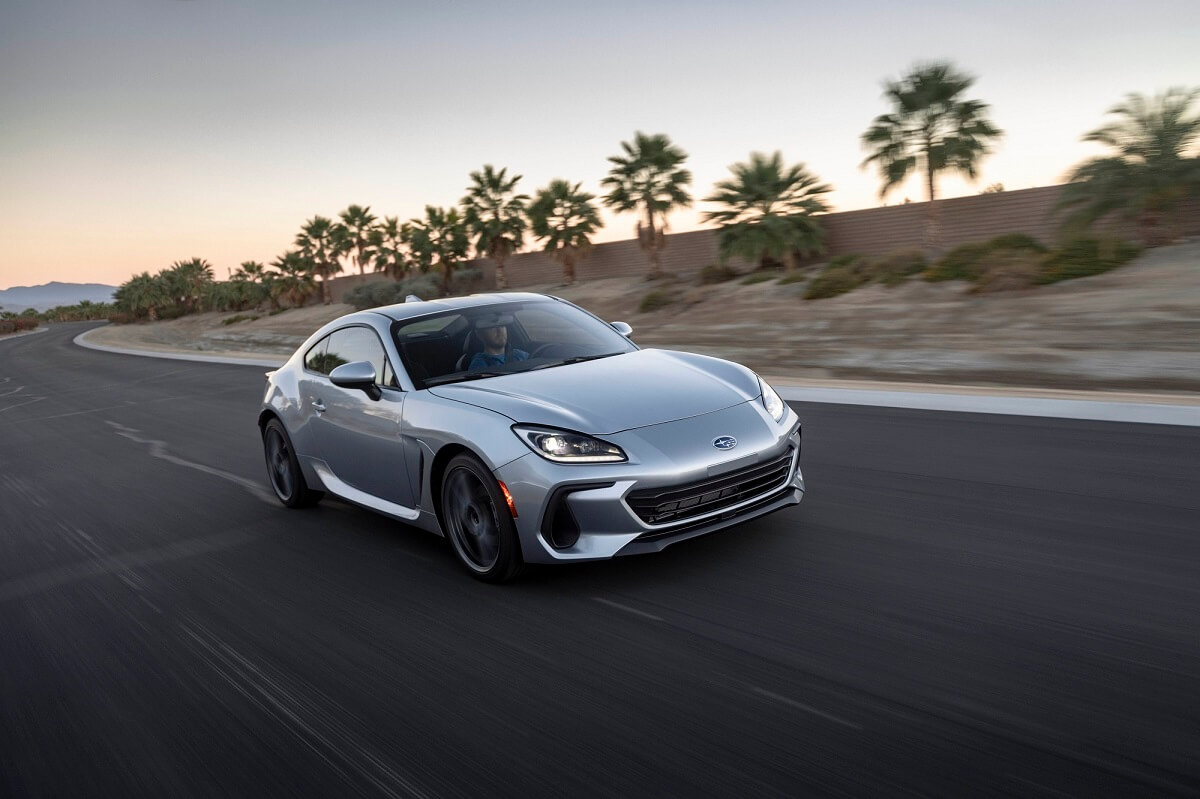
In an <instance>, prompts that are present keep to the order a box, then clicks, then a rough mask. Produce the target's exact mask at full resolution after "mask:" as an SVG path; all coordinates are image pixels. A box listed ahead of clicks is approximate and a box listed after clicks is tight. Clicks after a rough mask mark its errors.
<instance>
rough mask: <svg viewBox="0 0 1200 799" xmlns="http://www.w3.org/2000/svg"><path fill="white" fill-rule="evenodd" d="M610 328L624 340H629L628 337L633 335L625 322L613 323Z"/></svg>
mask: <svg viewBox="0 0 1200 799" xmlns="http://www.w3.org/2000/svg"><path fill="white" fill-rule="evenodd" d="M611 327H612V329H613V330H615V331H617V332H618V333H620V334H621V335H622V336H625V337H626V338H629V336H630V335H631V334H632V333H633V328H632V327H630V326H629V325H628V324H626V323H625V322H613V323H612V325H611Z"/></svg>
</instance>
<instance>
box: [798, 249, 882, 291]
mask: <svg viewBox="0 0 1200 799" xmlns="http://www.w3.org/2000/svg"><path fill="white" fill-rule="evenodd" d="M870 280H871V271H870V268H869V263H868V261H867V260H866V259H864V258H861V257H860V256H857V255H839V256H838V257H837V258H834V259H833V260H832V261H830V262H829V265H828V266H826V267H825V268H824V269H823V270H822V271H821V274H819V275H817V276H816V277H814V278H813V279H812V282H811V283H809V284H808V290H807V291H805V292H804V299H806V300H823V299H826V298H828V297H836V296H838V295H839V294H845V293H846V292H849V291H854V289H856V288H858V287H859V286H861V285H863V284H864V283H869V282H870Z"/></svg>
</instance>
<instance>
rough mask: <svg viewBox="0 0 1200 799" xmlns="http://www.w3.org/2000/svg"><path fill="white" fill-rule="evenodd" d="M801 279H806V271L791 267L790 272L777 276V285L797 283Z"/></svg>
mask: <svg viewBox="0 0 1200 799" xmlns="http://www.w3.org/2000/svg"><path fill="white" fill-rule="evenodd" d="M803 280H808V273H807V272H804V271H802V270H800V269H793V270H792V271H790V272H785V273H784V275H783V277H781V278H779V285H780V286H786V285H789V284H791V283H799V282H801V281H803Z"/></svg>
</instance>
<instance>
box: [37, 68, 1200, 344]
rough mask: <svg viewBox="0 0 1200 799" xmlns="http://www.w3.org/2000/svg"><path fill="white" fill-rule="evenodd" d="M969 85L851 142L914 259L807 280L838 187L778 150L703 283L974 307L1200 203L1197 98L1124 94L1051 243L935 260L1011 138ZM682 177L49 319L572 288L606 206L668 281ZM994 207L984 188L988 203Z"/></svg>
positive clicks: (633, 166)
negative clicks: (1124, 228) (518, 263)
mask: <svg viewBox="0 0 1200 799" xmlns="http://www.w3.org/2000/svg"><path fill="white" fill-rule="evenodd" d="M973 85H974V78H973V77H972V76H970V75H968V74H967V73H965V72H962V71H961V70H959V69H958V68H957V67H956V66H955V65H953V64H950V63H947V62H932V63H926V64H917V65H916V66H914V67H912V68H911V69H910V70H909V71H908V72H907V73H906V74H904V75H903V76H902V77H900V78H899V79H896V80H890V81H887V82H885V84H884V94H883V97H884V99H885V101H886V102H887V104H888V106H889V108H888V110H887V111H886V112H885V113H883V114H880V115H878V116H877V117H875V119H874V120H873V121H872V122H871V123H870V125H869V126H868V128H867V129H866V131H865V132H864V133H863V134H862V136H861V145H862V147H863V148H864V150H865V151H866V153H867V157H866V159H865V160H864V161H863V163H862V165H861V166H862V167H863V168H868V167H873V168H876V169H877V170H878V172H879V178H880V185H881V192H880V196H881V197H886V196H887V195H888V194H889V193H890V192H891V191H892V190H894V189H895V188H896V187H898V186H899V185H900V184H901V183H902V182H903V181H905V180H906V179H907V178H909V177H910V176H911V175H914V174H920V175H921V176H922V180H923V182H924V184H925V189H926V193H927V196H928V200H929V203H928V205H927V213H928V217H927V220H926V231H925V236H924V243H923V246H922V247H921V249H920V251H903V252H896V253H889V254H887V255H882V256H872V257H865V256H853V255H843V256H839V257H837V258H834V259H832V260H830V261H829V262H828V263H827V264H826V265H825V266H824V268H823V269H821V270H820V271H819V272H818V273H817V274H811V269H805V268H800V264H801V263H802V262H803V261H804V259H805V258H810V259H811V258H812V257H814V256H819V255H820V254H822V253H824V252H825V239H826V235H825V230H824V227H823V225H822V214H824V213H826V212H828V211H829V210H830V208H829V206H828V204H827V202H826V201H825V196H826V195H827V194H828V193H829V192H830V191H831V190H832V187H831V186H829V185H828V184H825V183H823V182H821V180H820V178H819V177H818V176H817V174H816V173H815V172H812V171H810V169H809V168H808V167H807V166H805V164H803V163H793V164H788V163H786V162H785V161H784V159H783V156H782V154H781V153H780V152H779V151H774V152H772V153H771V154H769V155H768V154H766V153H764V152H757V151H756V152H752V153H750V155H749V157H748V159H747V160H746V161H742V162H738V163H735V164H733V165H731V166H730V167H729V170H730V177H729V178H728V179H726V180H723V181H719V182H718V183H717V184H716V185H715V186H714V187H713V189H712V191H711V192H710V193H709V194H707V195H706V196H705V197H704V202H705V203H707V204H709V205H710V206H711V210H707V211H706V212H705V213H704V215H703V218H704V219H705V221H707V222H710V223H712V224H714V225H715V226H716V229H717V237H718V250H719V259H720V262H719V263H717V264H712V265H710V266H708V267H706V268H705V269H703V270H702V272H701V281H702V282H710V283H711V282H723V281H727V280H733V279H735V278H737V277H739V274H738V273H737V272H736V271H734V270H733V269H732V268H731V267H730V266H729V261H730V260H732V259H734V258H738V259H741V261H742V262H748V263H750V264H753V265H754V266H755V271H754V272H751V273H750V274H748V275H745V276H742V282H743V283H754V282H760V281H770V280H779V282H780V283H781V284H786V283H796V282H801V283H804V284H805V294H804V296H806V297H808V298H810V299H819V298H823V297H829V296H836V295H837V294H842V293H845V292H846V291H851V290H853V289H854V288H857V287H859V286H863V285H867V284H869V283H873V282H879V283H883V284H885V285H895V284H897V283H900V282H903V281H904V280H907V279H910V278H912V277H914V276H916V275H918V274H919V275H922V276H924V278H925V279H927V280H931V281H936V280H962V281H966V282H967V283H969V284H971V286H972V290H973V291H979V292H987V291H999V290H1005V289H1012V288H1021V287H1029V286H1035V285H1042V284H1046V283H1052V282H1057V281H1059V280H1064V279H1070V278H1073V277H1080V276H1084V275H1086V274H1095V273H1098V272H1101V271H1105V270H1107V269H1111V268H1114V266H1117V265H1120V264H1121V263H1125V262H1126V261H1128V260H1129V258H1130V257H1132V255H1131V253H1134V252H1136V248H1135V247H1133V245H1129V244H1126V243H1123V242H1119V241H1113V240H1110V239H1109V238H1107V237H1105V236H1102V235H1100V236H1098V235H1095V234H1092V233H1090V232H1089V228H1090V227H1092V226H1094V225H1095V224H1096V223H1097V222H1100V221H1101V220H1105V219H1113V218H1116V219H1121V220H1127V221H1130V222H1133V223H1136V225H1137V228H1138V230H1139V231H1140V233H1141V237H1142V239H1143V243H1144V244H1145V245H1154V244H1157V243H1162V242H1164V241H1168V240H1170V239H1171V238H1172V237H1173V236H1174V235H1175V232H1176V231H1177V230H1178V229H1179V228H1180V225H1181V222H1182V220H1181V219H1180V217H1179V213H1180V209H1181V207H1182V204H1183V203H1185V202H1187V201H1189V200H1192V199H1194V198H1197V197H1200V154H1198V153H1197V152H1196V149H1197V148H1196V144H1197V141H1198V138H1200V115H1198V114H1197V110H1196V105H1197V100H1198V99H1200V89H1196V90H1185V89H1178V88H1176V89H1170V90H1168V91H1167V92H1165V93H1163V94H1160V95H1157V96H1155V97H1151V98H1147V97H1145V96H1143V95H1139V94H1131V95H1128V96H1127V97H1126V99H1125V100H1124V101H1123V102H1121V103H1120V104H1118V105H1117V106H1115V107H1113V108H1112V109H1111V110H1110V112H1109V114H1110V116H1111V117H1112V121H1111V122H1110V123H1109V124H1107V125H1105V126H1103V127H1101V128H1098V129H1096V130H1093V131H1091V132H1090V133H1087V134H1086V135H1085V136H1084V137H1083V139H1084V140H1085V141H1090V142H1097V143H1100V144H1103V145H1106V146H1108V147H1110V148H1112V150H1113V154H1112V155H1110V156H1106V157H1102V158H1095V159H1091V160H1089V161H1087V162H1085V163H1083V164H1080V165H1078V166H1077V167H1075V168H1074V170H1073V171H1072V172H1071V173H1070V183H1069V184H1068V186H1067V187H1066V188H1065V190H1064V192H1063V196H1062V205H1061V208H1060V211H1061V216H1062V222H1063V233H1062V236H1061V241H1058V242H1039V241H1036V240H1033V239H1030V238H1029V237H1027V236H1025V237H1023V238H1022V235H1021V234H1014V235H1013V236H1009V237H1000V238H999V239H995V240H991V241H987V242H979V243H974V244H968V245H963V246H960V247H956V248H954V249H952V250H950V251H949V252H945V251H944V250H943V248H942V247H941V245H940V230H939V227H938V210H937V199H938V194H937V179H938V177H939V176H940V175H942V174H943V173H946V172H957V173H959V174H962V175H964V176H966V177H967V178H969V179H972V180H974V179H975V178H977V177H978V175H979V172H980V166H981V163H982V161H983V159H984V158H986V156H987V155H988V154H989V153H990V152H991V150H992V148H993V147H994V146H995V144H996V143H997V142H998V141H1000V139H1001V138H1002V136H1003V131H1002V130H1001V129H1000V128H998V127H997V126H996V125H995V124H993V122H992V121H991V118H990V108H989V106H988V104H987V103H985V102H983V101H982V100H980V99H977V98H973V97H971V96H970V90H971V88H972V86H973ZM687 160H688V154H687V153H686V151H684V150H683V149H682V148H681V147H680V146H679V145H677V144H676V143H675V142H673V141H672V140H671V138H670V137H669V136H667V135H666V134H663V133H656V134H647V133H643V132H641V131H638V132H635V134H634V136H633V137H632V138H631V139H630V140H628V141H622V142H620V143H619V152H618V154H616V155H613V156H610V157H609V158H608V163H609V168H608V172H607V174H606V175H605V176H604V177H603V178H602V179H601V180H600V185H601V188H602V190H603V192H604V193H603V194H602V195H601V196H599V197H597V195H593V194H591V193H589V192H586V191H584V190H583V189H582V184H581V183H579V182H574V183H573V182H571V181H568V180H565V179H561V178H556V179H554V180H551V181H550V182H549V183H548V184H547V185H545V186H543V187H542V188H540V189H537V190H535V191H533V192H532V193H531V194H526V193H524V192H523V191H522V189H521V186H520V182H521V180H522V176H521V175H519V174H513V173H510V172H509V170H508V169H507V168H506V167H499V168H498V167H496V166H494V165H492V164H485V165H484V166H483V167H482V168H481V169H480V170H477V171H473V172H471V173H470V175H469V179H468V183H467V187H466V191H465V193H464V195H463V197H462V200H461V201H460V202H459V204H458V205H456V206H449V207H438V206H432V205H429V206H426V208H425V212H424V215H423V216H421V217H415V218H412V219H409V220H408V221H401V219H400V218H399V217H395V216H382V217H380V216H378V215H377V214H376V213H374V212H372V209H371V207H370V206H367V205H358V204H355V205H350V206H348V207H347V208H345V209H344V210H343V211H341V212H339V213H338V214H336V215H334V216H331V217H325V216H321V215H315V216H313V217H311V218H309V219H307V220H306V221H305V222H304V223H303V224H302V225H301V226H300V230H299V232H298V233H297V234H296V235H295V237H294V239H293V241H292V243H291V247H290V248H289V249H287V250H285V251H284V252H283V253H281V254H280V255H279V256H277V257H276V258H275V259H274V260H273V261H272V262H271V263H270V264H269V265H264V264H262V263H258V262H254V261H247V262H243V263H242V264H241V265H240V266H239V267H238V269H237V270H236V271H235V272H233V273H232V274H231V275H230V278H229V279H228V280H224V281H218V280H216V279H215V278H214V276H213V268H212V266H211V264H209V263H208V262H207V261H205V260H204V259H202V258H191V259H188V260H184V261H176V262H175V263H173V264H171V265H170V266H169V267H167V268H165V269H163V270H161V271H160V272H158V273H157V274H153V275H152V274H150V273H149V272H143V273H141V274H138V275H135V276H134V277H132V278H131V279H130V280H129V281H127V282H126V283H124V284H122V285H121V286H120V287H119V289H118V290H117V295H116V298H115V302H114V306H113V307H112V308H101V307H98V306H92V307H89V308H84V309H77V310H75V311H71V310H68V309H61V310H60V309H55V311H56V312H57V315H56V318H63V319H67V318H76V315H78V314H90V315H91V316H89V317H88V318H94V317H95V315H96V314H101V315H103V314H108V315H110V316H111V318H113V319H115V320H117V321H133V320H142V319H151V320H153V319H164V318H171V317H173V316H178V315H182V314H188V313H193V312H196V311H200V310H216V311H247V310H254V309H260V308H263V307H266V308H267V309H268V310H269V311H278V310H279V309H282V308H287V307H295V306H300V305H305V304H307V303H309V302H312V301H314V300H315V299H316V298H318V297H320V298H321V299H322V300H323V301H324V302H326V303H328V302H330V301H331V299H332V298H331V296H330V294H329V281H330V280H331V279H332V278H333V277H335V276H337V275H339V274H341V273H343V272H346V271H350V272H355V271H356V272H357V273H358V274H360V275H365V274H367V273H368V272H369V271H370V272H374V273H377V274H379V275H380V280H379V281H376V282H374V283H369V284H366V285H363V286H359V287H358V288H356V289H354V290H353V291H352V292H351V293H350V295H349V296H348V297H347V299H348V300H349V301H351V302H353V303H354V304H356V305H360V306H362V307H367V306H366V305H363V303H370V304H375V305H377V304H381V303H383V302H387V301H392V300H395V299H401V300H402V299H403V298H404V296H406V295H408V294H417V295H418V296H422V297H429V296H435V295H439V294H440V295H446V294H449V293H452V292H454V291H457V290H462V289H463V288H464V287H469V288H482V286H480V285H478V284H479V280H478V278H477V277H476V276H477V275H478V274H479V272H478V269H477V268H475V267H472V266H470V265H469V264H468V259H469V257H470V256H471V254H472V253H473V254H474V256H475V257H477V258H487V259H490V260H491V261H492V262H493V263H494V265H495V288H498V289H504V288H506V287H507V285H508V264H509V259H510V257H511V256H512V255H513V254H514V253H517V252H520V251H521V250H522V249H523V248H524V247H526V246H528V245H533V246H536V247H539V248H541V249H542V250H544V251H545V252H546V253H548V254H549V255H551V256H552V257H554V258H555V259H556V260H558V262H559V263H560V264H561V266H562V270H563V273H562V275H563V283H564V284H566V285H569V284H572V283H574V282H575V281H576V279H577V278H576V266H577V264H578V263H579V262H580V260H581V259H583V258H584V257H586V255H587V253H588V251H589V249H590V248H591V247H592V238H593V236H594V235H595V234H596V233H597V231H599V230H600V228H601V221H600V217H599V213H598V204H603V205H605V206H607V207H609V208H611V209H613V210H614V211H616V212H618V213H628V214H632V215H634V217H635V218H636V220H637V222H636V223H635V226H634V233H635V236H636V240H637V243H638V245H639V246H640V247H641V249H642V250H643V251H644V253H645V256H646V261H647V265H648V270H647V276H648V277H649V278H651V279H661V278H663V277H667V276H666V275H664V273H663V269H662V253H663V248H664V247H666V246H667V242H668V239H667V237H666V231H667V230H668V229H669V216H670V214H671V212H672V211H674V210H676V209H678V208H682V207H686V206H689V205H690V204H691V203H692V200H693V197H692V193H691V183H692V174H691V172H690V170H689V169H688V168H687ZM1002 190H1003V187H1002V186H1000V184H991V185H989V186H988V187H987V188H986V189H984V190H983V193H989V192H996V191H1002ZM778 267H782V269H779V268H778ZM651 293H653V292H651ZM651 304H653V301H652V302H651Z"/></svg>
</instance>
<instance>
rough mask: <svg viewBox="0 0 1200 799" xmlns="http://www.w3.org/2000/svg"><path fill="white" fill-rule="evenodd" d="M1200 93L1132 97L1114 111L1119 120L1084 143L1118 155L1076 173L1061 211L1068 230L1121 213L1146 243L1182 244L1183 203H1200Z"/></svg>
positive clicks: (1088, 164)
mask: <svg viewBox="0 0 1200 799" xmlns="http://www.w3.org/2000/svg"><path fill="white" fill-rule="evenodd" d="M1197 98H1200V89H1191V90H1187V89H1182V88H1178V87H1176V88H1172V89H1168V90H1167V91H1166V92H1164V93H1162V94H1159V95H1156V96H1155V97H1152V98H1146V97H1144V96H1142V95H1140V94H1129V95H1126V97H1125V101H1124V102H1122V103H1118V104H1117V105H1115V106H1113V107H1112V108H1111V109H1109V112H1108V113H1109V114H1110V115H1113V116H1115V117H1116V119H1115V120H1113V121H1112V122H1110V123H1109V124H1107V125H1105V126H1103V127H1101V128H1097V129H1096V130H1093V131H1092V132H1091V133H1089V134H1087V135H1086V136H1084V137H1083V140H1084V141H1093V142H1098V143H1100V144H1104V145H1107V146H1109V147H1111V148H1113V149H1114V150H1116V154H1115V155H1110V156H1108V157H1106V158H1093V159H1091V160H1090V161H1086V162H1084V163H1083V164H1080V165H1079V166H1078V167H1076V168H1075V170H1074V171H1073V172H1072V173H1071V178H1070V183H1069V184H1068V185H1067V187H1066V189H1065V190H1064V191H1063V197H1062V200H1061V201H1060V203H1059V204H1060V207H1064V208H1069V209H1071V213H1070V214H1069V216H1068V217H1067V220H1066V221H1067V225H1068V226H1078V227H1086V226H1088V225H1091V224H1092V223H1093V222H1095V221H1096V220H1097V219H1099V218H1101V217H1103V216H1105V215H1107V214H1109V213H1116V214H1117V215H1118V216H1119V217H1121V218H1123V219H1126V220H1129V221H1132V222H1135V223H1136V224H1137V226H1138V229H1139V232H1140V233H1141V236H1142V239H1143V241H1145V242H1146V243H1147V244H1151V243H1155V241H1156V240H1157V239H1159V238H1163V239H1165V240H1168V241H1169V240H1170V239H1172V238H1174V236H1175V232H1176V225H1177V224H1178V221H1179V220H1178V219H1177V213H1176V212H1177V210H1178V208H1179V205H1180V203H1181V202H1182V201H1183V200H1185V199H1187V198H1189V197H1195V196H1197V195H1200V153H1197V147H1196V144H1197V142H1198V141H1200V114H1198V113H1196V111H1195V110H1193V108H1192V105H1193V104H1194V103H1195V102H1196V100H1197Z"/></svg>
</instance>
